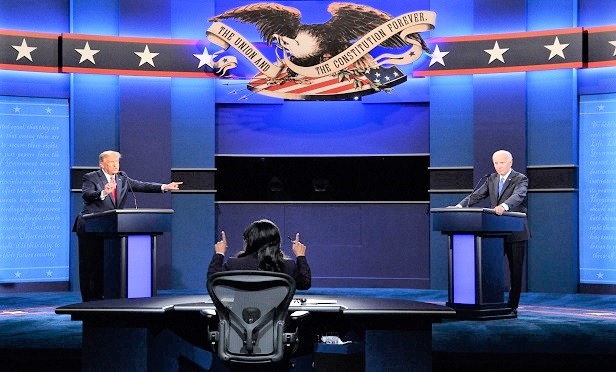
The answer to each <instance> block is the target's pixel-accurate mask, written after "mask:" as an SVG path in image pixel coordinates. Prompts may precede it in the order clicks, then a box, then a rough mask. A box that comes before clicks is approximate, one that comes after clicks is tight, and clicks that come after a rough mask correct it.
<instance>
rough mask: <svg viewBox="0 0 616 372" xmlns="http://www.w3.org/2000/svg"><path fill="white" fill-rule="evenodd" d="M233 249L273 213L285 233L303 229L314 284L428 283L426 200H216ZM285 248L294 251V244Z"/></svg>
mask: <svg viewBox="0 0 616 372" xmlns="http://www.w3.org/2000/svg"><path fill="white" fill-rule="evenodd" d="M217 209H218V224H219V225H218V231H219V232H220V230H224V231H225V233H226V235H227V239H228V241H229V255H235V254H236V253H237V252H238V251H239V250H241V248H242V242H241V234H242V232H243V230H244V228H245V227H246V226H247V225H248V224H249V223H250V222H252V221H253V220H256V219H259V218H269V219H271V220H272V221H274V222H275V223H276V224H277V225H278V227H279V228H280V229H281V233H282V234H283V237H285V236H287V235H288V236H291V237H293V236H294V235H295V233H297V232H299V233H300V240H301V241H302V242H303V243H304V244H306V246H307V247H308V249H307V254H306V256H307V258H308V261H309V263H310V266H311V269H312V275H313V287H392V288H395V287H406V288H429V286H430V285H429V279H430V278H429V275H430V273H429V271H430V270H429V242H428V235H427V234H426V231H428V221H429V215H428V204H427V203H417V204H378V203H375V204H359V203H358V204H309V203H306V204H234V203H218V204H217ZM283 250H284V251H285V252H286V253H287V255H289V256H292V255H293V254H292V251H291V244H290V242H288V239H286V238H284V239H283Z"/></svg>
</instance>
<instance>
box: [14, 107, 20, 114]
mask: <svg viewBox="0 0 616 372" xmlns="http://www.w3.org/2000/svg"><path fill="white" fill-rule="evenodd" d="M13 111H15V113H16V114H19V113H20V112H21V107H19V106H15V107H14V108H13Z"/></svg>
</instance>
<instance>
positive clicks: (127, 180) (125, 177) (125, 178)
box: [118, 171, 137, 209]
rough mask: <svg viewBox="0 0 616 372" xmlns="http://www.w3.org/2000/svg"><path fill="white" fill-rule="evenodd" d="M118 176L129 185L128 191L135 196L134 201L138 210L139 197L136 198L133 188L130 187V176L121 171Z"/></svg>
mask: <svg viewBox="0 0 616 372" xmlns="http://www.w3.org/2000/svg"><path fill="white" fill-rule="evenodd" d="M118 174H119V175H120V176H122V177H124V181H125V182H126V183H127V184H128V189H129V190H130V193H131V194H133V201H134V203H135V209H137V197H136V196H135V192H134V191H133V187H132V186H131V185H130V180H129V179H128V176H127V175H126V173H124V172H123V171H119V172H118Z"/></svg>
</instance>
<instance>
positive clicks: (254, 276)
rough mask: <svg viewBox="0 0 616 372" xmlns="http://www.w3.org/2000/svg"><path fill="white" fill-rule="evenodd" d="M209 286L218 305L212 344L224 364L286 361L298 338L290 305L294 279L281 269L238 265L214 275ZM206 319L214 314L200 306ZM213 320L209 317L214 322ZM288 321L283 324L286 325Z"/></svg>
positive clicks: (210, 333)
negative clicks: (232, 269)
mask: <svg viewBox="0 0 616 372" xmlns="http://www.w3.org/2000/svg"><path fill="white" fill-rule="evenodd" d="M207 290H208V292H209V294H210V297H211V298H212V302H213V303H214V306H215V307H216V316H217V318H218V324H217V330H213V331H212V330H210V329H209V328H208V337H209V339H210V342H211V343H212V350H213V351H214V352H215V353H216V354H217V355H218V357H219V358H220V359H221V360H222V361H223V362H225V363H226V364H228V365H232V366H233V365H235V366H237V365H238V364H253V365H254V364H266V363H277V362H281V361H284V359H285V357H287V356H289V355H285V347H286V348H287V349H289V350H292V349H291V348H290V346H294V344H296V343H297V332H298V329H297V326H296V327H295V329H291V331H290V332H287V329H286V328H290V327H289V324H288V322H287V320H288V309H289V304H290V303H291V300H292V299H293V295H294V294H295V280H293V278H291V277H290V276H288V275H287V274H283V273H275V272H269V271H256V270H255V271H253V270H238V271H226V272H220V273H216V274H214V275H212V276H211V277H210V278H209V279H208V281H207ZM204 314H205V315H208V316H209V317H210V319H213V318H214V316H213V314H211V313H210V314H208V313H207V311H206V312H204ZM212 323H213V322H212ZM285 325H286V327H285Z"/></svg>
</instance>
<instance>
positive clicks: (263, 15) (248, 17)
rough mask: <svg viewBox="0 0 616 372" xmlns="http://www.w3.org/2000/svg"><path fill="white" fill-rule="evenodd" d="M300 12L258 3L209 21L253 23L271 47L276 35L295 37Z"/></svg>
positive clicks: (277, 5)
mask: <svg viewBox="0 0 616 372" xmlns="http://www.w3.org/2000/svg"><path fill="white" fill-rule="evenodd" d="M300 17H301V13H300V11H299V10H297V9H295V8H292V7H289V6H284V5H280V4H274V3H256V4H250V5H245V6H240V7H237V8H234V9H231V10H228V11H226V12H224V13H222V14H220V15H217V16H215V17H212V18H210V19H209V21H210V22H215V21H219V20H221V19H227V18H234V19H237V20H238V21H240V22H244V23H252V24H254V25H256V26H257V29H258V30H259V33H261V37H262V38H263V40H265V41H266V42H267V45H271V44H272V41H273V39H274V38H273V36H274V35H275V34H278V35H285V36H289V37H294V36H295V35H296V34H297V30H298V29H299V27H300V25H301V23H300Z"/></svg>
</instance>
